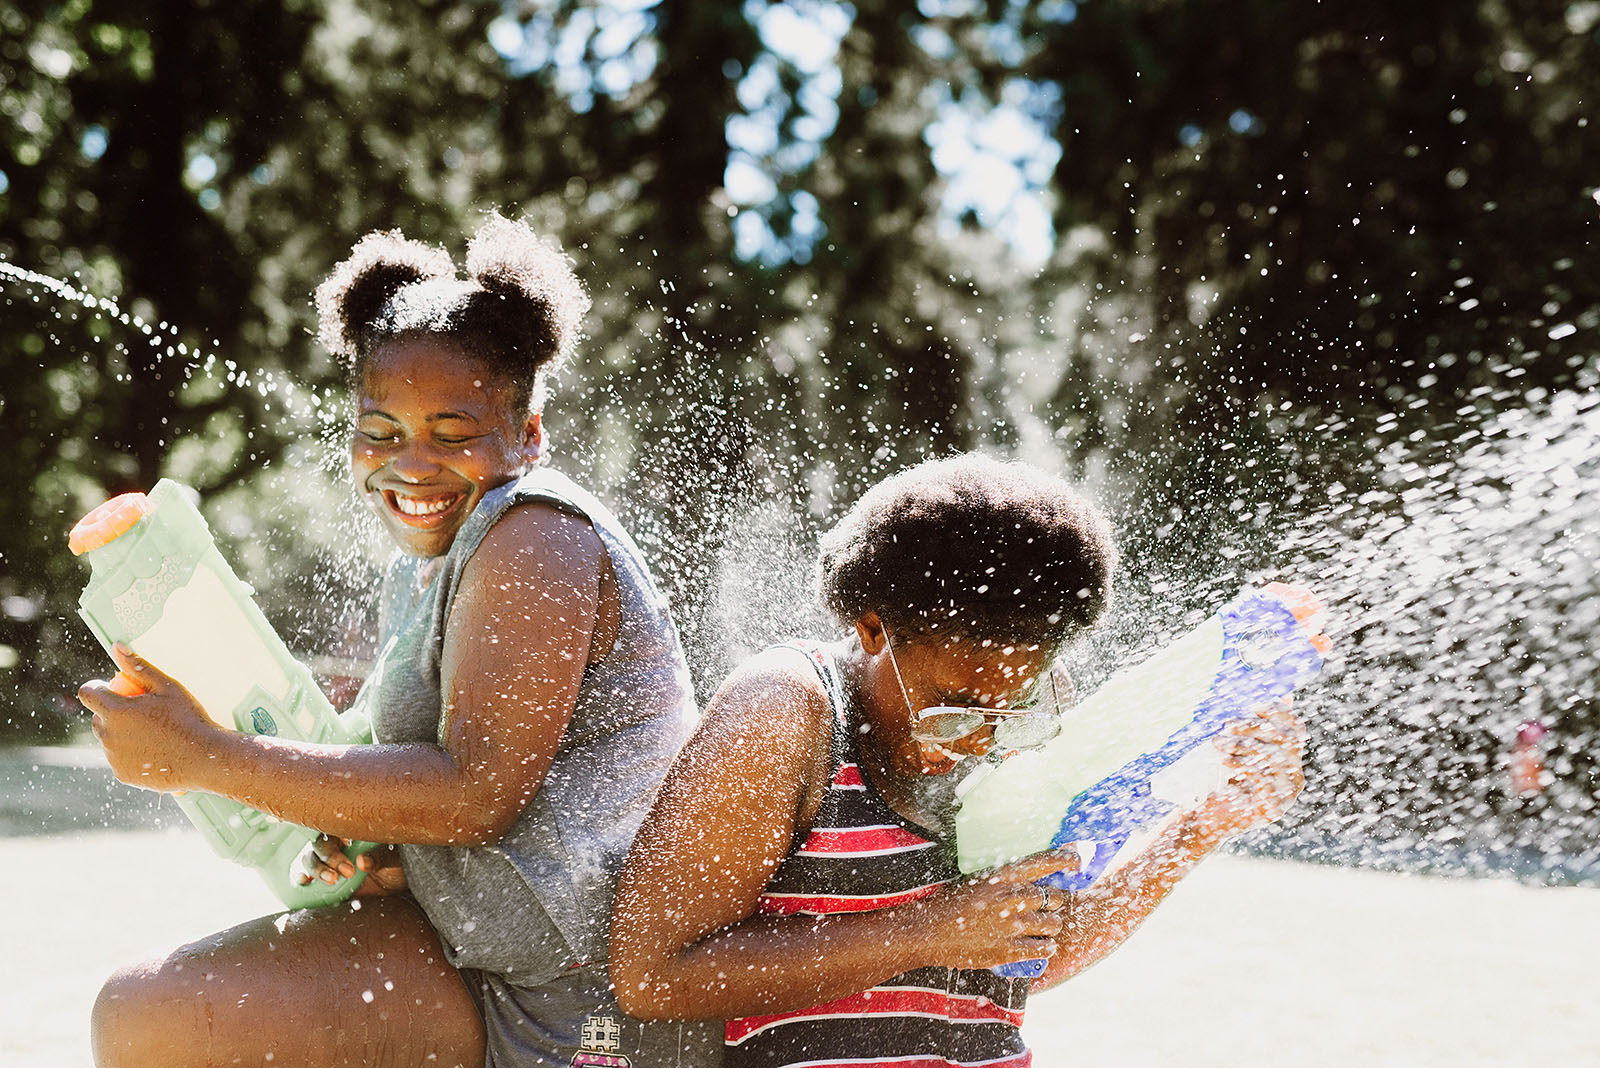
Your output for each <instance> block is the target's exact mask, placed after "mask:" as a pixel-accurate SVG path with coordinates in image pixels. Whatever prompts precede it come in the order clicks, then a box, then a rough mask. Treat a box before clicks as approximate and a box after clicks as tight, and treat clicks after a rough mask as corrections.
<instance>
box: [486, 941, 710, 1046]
mask: <svg viewBox="0 0 1600 1068" xmlns="http://www.w3.org/2000/svg"><path fill="white" fill-rule="evenodd" d="M461 981H462V982H463V983H465V984H466V986H467V991H468V993H470V994H471V995H472V999H473V1000H474V1001H476V1002H477V1003H478V1011H479V1012H481V1013H482V1014H483V1029H484V1033H485V1034H486V1036H487V1038H488V1053H487V1055H486V1056H485V1058H484V1068H535V1066H539V1068H720V1066H721V1064H722V1025H721V1024H720V1023H696V1022H690V1023H679V1022H676V1021H666V1022H662V1021H652V1022H646V1021H643V1020H635V1019H634V1018H633V1017H631V1016H626V1015H624V1014H623V1012H622V1010H621V1009H619V1008H617V1002H616V999H615V998H614V997H612V995H611V982H610V980H609V978H608V977H607V975H606V966H605V965H604V964H585V965H583V966H582V967H578V968H574V969H572V970H571V971H569V972H567V973H565V974H563V975H561V976H559V977H557V978H555V979H552V980H551V981H550V982H548V983H542V984H540V985H539V986H533V987H525V986H514V985H512V984H511V983H509V982H507V981H506V980H505V978H504V977H503V976H500V975H496V974H494V973H492V972H484V971H479V970H477V969H476V968H463V969H461Z"/></svg>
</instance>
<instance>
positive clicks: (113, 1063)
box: [89, 964, 184, 1068]
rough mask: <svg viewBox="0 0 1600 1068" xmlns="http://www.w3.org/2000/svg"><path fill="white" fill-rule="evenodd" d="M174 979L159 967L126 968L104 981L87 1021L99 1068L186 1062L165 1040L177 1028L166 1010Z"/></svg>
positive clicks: (171, 1001)
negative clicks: (170, 986) (171, 979)
mask: <svg viewBox="0 0 1600 1068" xmlns="http://www.w3.org/2000/svg"><path fill="white" fill-rule="evenodd" d="M169 985H170V980H169V979H168V978H167V977H166V976H164V975H163V974H162V972H161V970H160V969H159V968H158V967H152V966H150V965H145V964H141V965H135V966H133V967H131V968H123V969H120V970H119V971H117V972H116V973H115V974H113V975H112V976H111V978H109V979H107V980H106V981H105V985H104V986H102V987H101V988H100V995H99V996H98V997H97V998H95V1001H94V1008H93V1009H92V1010H91V1012H90V1016H89V1042H90V1046H91V1047H92V1049H93V1051H94V1063H95V1064H96V1065H98V1066H99V1068H138V1066H140V1065H147V1064H154V1063H163V1064H167V1065H173V1066H176V1065H179V1064H182V1063H184V1062H183V1061H182V1060H181V1058H179V1057H177V1056H176V1055H175V1052H174V1051H173V1050H172V1048H171V1046H170V1045H169V1044H168V1041H167V1039H168V1038H170V1037H171V1036H172V1034H173V1032H174V1031H175V1030H177V1028H176V1027H175V1026H174V1023H175V1021H173V1020H172V1019H171V1018H170V1012H169V1011H168V1009H167V1006H169V1005H171V1004H172V1003H173V999H172V996H171V994H172V992H171V991H170V990H167V989H164V988H166V987H168V986H169Z"/></svg>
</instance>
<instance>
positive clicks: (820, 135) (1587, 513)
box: [0, 0, 1600, 1063]
mask: <svg viewBox="0 0 1600 1068" xmlns="http://www.w3.org/2000/svg"><path fill="white" fill-rule="evenodd" d="M1597 100H1600V2H1594V0H1582V2H1570V3H1567V2H1554V0H1518V2H1515V3H1512V2H1508V0H1465V2H1463V0H1417V2H1414V3H1409V4H1395V3H1390V2H1377V0H1347V2H1343V3H1337V4H1334V3H1313V2H1306V3H1281V2H1279V3H1270V2H1265V0H1230V2H1226V3H1224V2H1221V0H1083V2H1080V3H1074V2H1072V0H1042V2H1032V0H988V2H981V0H922V2H920V3H916V4H912V3H909V2H890V0H861V2H859V3H855V4H847V3H832V2H826V0H787V2H781V3H767V2H758V0H751V2H747V3H743V4H738V3H722V2H717V0H695V2H693V3H690V2H688V0H663V2H660V3H638V2H635V3H577V2H565V0H549V2H539V0H526V2H521V3H516V2H506V3H468V2H455V3H451V2H419V3H416V4H402V5H394V4H380V3H377V2H374V0H276V2H266V0H231V2H227V3H223V2H211V0H165V2H163V3H161V4H149V3H145V2H131V0H104V2H102V0H62V2H53V3H42V2H41V3H16V2H11V3H0V115H3V116H4V120H3V121H0V442H4V444H5V445H6V447H7V450H8V455H9V457H10V458H11V460H12V463H11V465H10V476H9V477H8V478H6V479H5V480H4V485H5V489H4V491H3V493H4V498H3V499H4V503H5V512H6V514H7V516H8V517H9V519H10V521H9V522H7V523H5V524H3V525H0V743H3V744H4V745H8V746H13V747H28V748H27V749H26V751H27V752H29V753H37V752H39V749H38V747H40V746H55V745H58V744H63V743H64V744H66V745H67V746H69V747H71V746H83V745H84V743H85V742H86V739H85V737H84V731H83V727H82V724H81V721H80V717H79V715H78V710H77V705H76V702H75V700H74V699H73V696H72V695H73V693H74V691H75V689H76V687H77V684H78V683H79V681H81V680H82V679H84V678H86V677H89V676H92V675H97V674H104V672H105V665H104V662H103V657H102V654H101V653H100V651H99V649H98V647H97V646H95V644H94V642H93V641H92V639H91V638H90V636H89V634H88V632H87V630H86V629H85V628H84V627H82V626H81V625H80V624H79V623H78V621H77V620H76V618H75V615H74V610H75V598H76V594H77V592H78V590H79V589H80V588H81V584H82V580H83V572H82V570H81V567H80V565H79V564H78V563H77V562H76V561H75V560H74V559H73V558H72V557H71V556H70V555H69V554H68V553H67V552H66V551H65V541H64V538H65V532H66V530H67V529H68V528H69V527H70V526H71V524H72V522H73V521H74V520H75V519H76V518H77V517H78V516H79V515H81V514H82V513H83V512H84V511H86V510H87V509H88V508H89V507H91V506H93V505H94V504H96V503H98V502H99V501H101V500H103V499H104V498H105V497H106V496H107V495H109V494H112V493H116V492H121V491H124V490H128V489H135V488H147V487H148V486H150V485H151V484H152V483H153V482H154V481H155V480H156V479H157V478H158V477H161V476H169V477H175V478H179V479H181V480H183V481H186V482H188V483H190V484H192V485H193V486H195V487H196V488H197V489H198V490H199V491H200V493H201V495H202V499H203V501H204V504H205V510H206V512H207V515H208V517H209V518H210V519H211V521H212V524H213V526H214V528H215V529H216V530H217V532H218V535H219V538H220V539H221V540H222V541H223V542H224V551H225V553H226V554H227V555H228V556H229V558H230V559H231V560H232V561H234V563H235V566H236V567H237V568H238V569H239V571H240V572H241V573H242V574H243V575H244V576H245V577H246V578H247V579H248V580H249V581H251V582H252V583H253V584H254V585H255V587H256V589H257V591H258V594H259V597H260V600H261V602H262V604H263V607H264V608H265V609H266V610H267V613H268V615H269V616H270V617H271V618H272V620H273V622H274V623H275V624H276V625H277V626H278V628H279V630H280V632H281V633H283V634H284V635H285V636H286V638H287V639H288V640H289V642H290V644H291V645H292V646H293V647H294V648H296V649H297V650H298V651H300V652H302V653H303V654H304V655H305V656H306V657H307V658H308V659H311V660H312V661H313V662H314V663H316V664H317V665H318V666H319V668H320V669H321V670H322V671H323V673H324V676H325V680H326V681H327V683H328V685H329V686H330V688H331V689H332V691H333V692H334V693H335V696H338V695H340V694H344V695H346V696H348V689H349V686H350V678H351V677H352V676H358V675H359V674H360V664H361V661H362V659H363V658H364V657H365V656H367V655H369V652H370V642H371V637H370V629H369V628H370V619H369V611H368V609H369V595H370V593H371V591H372V588H373V583H374V582H375V576H376V575H377V573H378V569H379V568H380V567H381V565H382V562H383V561H382V554H381V546H378V545H377V544H376V543H375V541H374V539H373V538H372V537H370V534H371V532H370V531H369V530H368V529H367V528H366V527H365V526H364V521H363V519H362V518H361V516H360V515H359V514H358V513H357V511H356V509H355V507H354V505H353V502H352V500H351V498H350V495H349V494H348V492H347V491H346V489H345V487H344V480H345V472H344V470H343V463H344V461H343V448H344V445H343V434H344V422H343V420H344V416H345V411H344V407H343V404H344V397H345V393H344V384H343V381H342V377H341V372H340V370H339V368H337V367H335V366H334V365H333V363H332V362H331V361H330V359H329V357H328V356H327V355H326V354H325V353H324V352H322V351H320V350H319V349H318V348H317V346H316V345H315V344H314V342H313V339H312V314H311V307H310V302H309V294H310V292H311V290H312V288H313V287H314V286H315V284H316V282H317V281H318V280H319V279H320V277H321V276H322V275H323V274H324V273H325V272H326V271H327V270H328V268H329V267H331V266H332V264H333V263H335V262H336V261H337V260H338V259H340V258H341V257H342V256H343V255H344V253H345V252H346V251H347V250H348V249H349V247H350V245H351V243H352V242H353V241H354V240H355V239H356V238H357V237H359V236H360V235H361V234H362V233H364V232H366V231H368V230H370V229H374V228H387V227H392V226H399V227H402V228H403V229H404V230H405V231H406V232H407V234H409V235H411V236H414V237H419V238H423V239H425V240H429V241H433V242H440V243H443V244H445V245H446V246H447V247H449V248H450V249H452V250H453V251H457V252H459V251H460V249H461V247H462V245H463V242H464V237H465V235H467V234H469V233H470V232H471V231H472V230H473V229H474V228H475V225H476V221H477V220H478V218H480V217H481V213H482V212H484V211H486V210H496V209H497V210H501V211H504V212H508V213H513V214H518V215H522V216H525V217H527V218H529V219H530V220H532V221H533V223H534V225H535V226H537V227H538V228H540V229H541V230H543V231H545V232H548V233H550V234H552V235H555V236H557V237H559V238H560V239H561V241H562V242H563V243H564V245H565V247H566V248H567V249H568V250H569V251H570V252H571V254H572V255H573V257H574V259H575V261H576V263H577V266H578V270H579V273H580V275H581V276H582V277H583V278H584V280H585V281H586V283H587V285H588V287H589V289H590V291H591V293H592V294H593V296H594V297H595V309H594V311H593V313H592V314H591V316H590V318H589V320H588V322H587V324H586V326H587V333H588V336H587V339H586V341H585V342H584V344H583V345H582V346H581V349H580V352H579V354H578V357H577V359H576V360H575V362H574V363H573V364H572V365H571V366H570V367H568V368H567V369H566V370H565V371H563V372H562V374H561V375H560V378H559V381H558V383H557V389H556V391H555V393H554V394H553V396H552V399H551V401H550V403H549V407H548V409H547V412H546V425H547V427H548V428H549V430H550V432H551V437H552V442H553V445H554V448H555V452H556V455H557V460H556V462H557V464H558V465H559V466H561V467H563V468H564V469H567V470H569V471H570V472H572V473H573V474H575V475H577V476H578V477H580V478H581V479H583V480H585V481H587V482H588V483H589V484H591V485H593V486H595V487H596V488H597V489H598V490H599V491H600V492H601V493H602V495H603V496H604V497H606V498H607V499H608V500H610V501H611V502H612V503H613V504H615V505H616V507H617V508H618V510H619V511H620V512H621V513H622V514H623V515H624V517H625V519H626V521H627V522H628V523H629V525H630V526H631V528H632V529H633V530H634V531H635V533H636V535H637V536H638V539H639V540H640V542H641V544H642V545H643V546H644V548H645V551H646V553H647V554H648V555H649V556H650V557H651V559H652V561H653V563H654V565H655V567H656V569H657V572H658V574H659V576H660V577H661V579H662V582H663V585H664V586H665V587H666V588H667V590H668V592H669V594H670V596H671V597H672V599H673V601H674V604H675V607H676V612H677V617H678V620H679V623H680V627H681V628H682V630H683V633H684V637H685V641H686V644H687V645H688V647H689V650H690V654H691V659H692V662H693V666H694V671H695V677H696V683H697V685H698V686H699V688H700V690H701V692H702V694H706V693H709V691H710V688H711V687H712V686H713V685H714V684H715V682H716V680H717V679H718V678H719V677H720V676H721V675H722V674H723V673H724V672H725V671H726V670H727V668H728V667H729V666H730V665H731V664H732V663H733V662H735V661H736V660H737V659H738V658H739V657H741V656H743V655H745V654H746V653H748V652H749V651H751V650H753V649H756V648H759V647H760V646H762V645H763V644H765V643H766V642H769V641H771V640H775V639H779V638H782V637H784V636H787V635H788V634H790V633H792V632H794V631H795V630H797V629H798V630H807V629H814V628H816V627H818V626H821V625H822V624H821V621H820V619H819V618H818V617H817V616H816V613H815V610H814V608H813V607H812V606H811V603H810V600H809V596H808V589H807V582H808V574H807V567H808V559H809V556H810V553H811V549H812V546H813V544H814V539H815V536H816V534H817V532H818V531H819V530H821V529H824V528H825V527H826V525H827V524H828V523H829V522H830V521H831V520H832V519H833V518H834V517H836V516H837V515H838V514H839V513H840V512H841V510H842V509H843V508H844V507H846V506H847V505H848V504H849V503H850V502H851V501H852V500H853V499H854V497H855V496H856V494H857V493H858V492H859V491H860V490H861V489H862V488H863V487H864V486H866V485H868V484H870V483H872V482H873V481H875V480H877V479H878V478H880V477H882V476H883V475H884V474H886V473H889V472H891V471H893V470H896V469H898V468H899V467H901V466H904V465H906V464H909V463H912V462H914V461H916V460H918V459H921V458H923V457H925V456H928V455H934V454H941V453H947V452H950V451H953V450H957V449H966V448H984V449H989V450H992V451H995V452H998V453H1001V454H1005V455H1018V456H1022V457H1024V458H1027V459H1029V460H1032V461H1033V462H1036V463H1039V464H1043V465H1046V466H1049V467H1052V468H1055V469H1059V470H1061V471H1064V472H1066V473H1068V474H1069V475H1071V476H1072V477H1074V478H1075V479H1078V480H1081V481H1083V482H1085V483H1086V484H1088V485H1089V487H1090V488H1091V490H1092V492H1094V493H1095V494H1096V495H1097V496H1098V497H1099V498H1100V499H1101V500H1102V501H1104V502H1105V503H1106V505H1107V507H1108V509H1109V510H1110V511H1111V512H1112V513H1113V515H1114V517H1115V519H1116V522H1117V526H1118V530H1119V535H1120V538H1121V541H1122V542H1123V545H1124V552H1125V558H1126V566H1125V568H1124V574H1122V575H1121V576H1119V586H1120V592H1119V600H1118V603H1117V606H1116V609H1115V611H1114V612H1113V618H1112V619H1111V620H1110V622H1109V623H1108V624H1107V626H1106V627H1104V628H1103V629H1102V631H1101V632H1100V633H1099V634H1097V635H1096V636H1095V637H1094V638H1092V639H1091V640H1089V641H1087V642H1085V643H1084V644H1083V645H1082V647H1081V648H1079V649H1078V650H1077V651H1076V653H1075V657H1076V667H1077V669H1078V671H1079V672H1080V673H1081V674H1082V675H1083V676H1084V678H1085V679H1086V680H1087V681H1088V682H1090V683H1092V682H1093V681H1094V680H1095V679H1097V678H1099V677H1102V676H1103V675H1104V674H1106V673H1107V672H1109V671H1110V670H1112V669H1114V667H1115V666H1116V665H1117V664H1119V663H1123V662H1126V661H1127V660H1129V659H1131V658H1135V657H1137V656H1139V655H1141V654H1142V653H1144V652H1147V651H1149V650H1151V649H1153V648H1155V647H1157V646H1158V645H1160V644H1161V643H1162V642H1163V641H1165V640H1166V639H1167V638H1169V637H1171V636H1172V635H1174V634H1176V633H1178V632H1179V631H1181V630H1182V629H1183V628H1184V627H1186V626H1187V625H1189V624H1192V623H1193V622H1194V621H1196V620H1198V619H1199V618H1200V617H1201V616H1202V615H1204V614H1205V613H1206V612H1207V611H1209V610H1210V609H1211V608H1213V607H1215V606H1216V605H1217V604H1219V603H1221V602H1222V601H1223V600H1225V599H1227V597H1229V596H1231V595H1232V593H1233V592H1235V591H1236V590H1237V589H1239V588H1240V587H1241V586H1243V585H1245V584H1248V583H1250V582H1252V581H1256V580H1258V579H1261V578H1263V577H1266V576H1281V577H1285V578H1293V579H1298V580H1301V581H1306V582H1309V583H1312V584H1313V585H1316V586H1318V587H1319V588H1320V589H1321V590H1322V591H1323V593H1324V594H1325V596H1326V597H1327V598H1328V599H1329V601H1330V603H1331V605H1332V607H1333V609H1334V612H1335V620H1334V623H1333V626H1332V629H1333V631H1334V633H1335V636H1336V639H1337V641H1338V646H1337V649H1336V652H1335V657H1334V659H1333V661H1332V662H1331V664H1330V667H1329V671H1328V673H1327V677H1326V679H1325V680H1324V682H1323V683H1321V684H1319V686H1318V687H1317V688H1316V689H1315V690H1314V691H1311V692H1308V693H1307V695H1306V697H1305V698H1304V699H1303V700H1302V703H1301V708H1302V710H1303V712H1304V714H1305V715H1306V718H1307V719H1308V721H1309V723H1310V726H1311V730H1312V736H1313V742H1312V751H1311V753H1310V763H1311V767H1310V769H1309V774H1310V782H1309V785H1308V787H1307V790H1306V793H1305V796H1304V799H1303V801H1302V803H1301V804H1300V806H1299V807H1298V808H1297V809H1296V810H1295V812H1294V813H1292V814H1291V816H1290V817H1289V818H1287V819H1286V820H1285V821H1283V823H1282V824H1281V825H1279V826H1278V827H1275V828H1273V829H1271V830H1270V831H1267V832H1264V833H1258V834H1257V835H1254V836H1252V838H1251V839H1250V841H1249V842H1248V843H1246V845H1247V848H1249V849H1250V850H1251V851H1254V852H1257V853H1264V854H1271V855H1288V856H1292V857H1295V858H1298V859H1301V860H1315V861H1319V862H1324V863H1333V864H1340V865H1355V866H1360V867H1366V868H1371V867H1380V868H1398V869H1405V870H1412V871H1418V870H1420V871H1428V872H1435V873H1449V874H1456V875H1461V874H1475V875H1486V874H1487V875H1498V876H1506V877H1510V878H1515V879H1518V880H1522V881H1524V882H1527V883H1533V884H1574V883H1587V884H1593V883H1595V882H1597V881H1600V856H1597V847H1596V842H1597V841H1600V812H1597V807H1596V806H1597V802H1596V783H1597V775H1600V772H1597V762H1600V705H1597V692H1596V691H1597V681H1596V680H1597V678H1600V654H1597V653H1596V651H1595V634H1596V631H1597V628H1596V623H1597V622H1600V619H1597V617H1600V596H1597V595H1600V578H1597V577H1596V575H1597V565H1596V561H1597V559H1600V504H1597V503H1596V502H1597V501H1600V402H1597V401H1596V387H1597V385H1600V259H1597V256H1596V254H1595V253H1596V250H1595V247H1594V245H1595V239H1596V236H1597V234H1600V203H1597V197H1600V140H1597V131H1596V129H1595V127H1594V123H1593V122H1592V121H1591V120H1592V119H1594V118H1595V117H1596V102H1597ZM13 751H14V752H23V751H24V750H23V749H13ZM64 751H67V750H64ZM1530 762H1531V764H1530ZM34 765H35V762H33V761H32V760H31V758H30V760H29V761H28V762H18V763H16V767H17V768H24V769H25V768H27V767H34V772H24V771H14V772H12V773H10V777H9V778H8V779H7V780H6V782H4V783H3V784H0V785H3V789H4V791H5V792H4V794H3V796H0V804H3V805H4V806H5V808H4V817H5V825H4V828H3V830H4V833H6V834H8V835H13V836H20V835H27V834H32V833H38V832H45V831H48V832H49V833H52V834H54V833H61V832H62V831H63V830H67V831H70V830H73V829H83V830H88V829H91V828H95V827H99V826H101V825H110V826H121V825H122V824H121V823H120V822H119V817H118V816H116V814H115V811H114V810H115V809H116V807H117V805H121V804H125V803H127V802H126V801H125V800H124V801H119V802H116V803H115V804H113V803H112V802H111V801H107V800H104V799H100V798H98V795H96V798H97V799H95V800H92V801H85V802H84V804H85V805H87V806H88V807H86V808H84V809H83V811H82V812H81V813H77V814H74V813H73V812H70V811H68V810H67V808H63V807H62V805H61V804H56V802H55V801H52V800H51V798H52V797H54V796H55V795H53V794H50V791H51V790H54V789H56V787H53V786H49V785H48V784H47V783H46V780H47V779H49V775H48V774H46V773H45V772H39V771H38V768H37V767H36V766H34ZM1530 766H1532V768H1533V770H1532V772H1531V773H1530V772H1528V768H1529V767H1530ZM1519 769H1520V771H1519ZM35 773H37V774H35ZM1519 775H1520V777H1518V776H1519ZM50 781H54V780H50ZM74 796H75V795H74ZM63 804H64V803H63ZM52 806H54V807H52ZM68 807H70V806H68ZM47 811H48V812H50V813H53V815H51V816H50V818H49V819H46V818H45V816H44V815H43V814H44V813H46V812H47ZM141 818H142V817H141ZM1284 1063H1294V1061H1293V1059H1292V1058H1288V1059H1286V1060H1285V1061H1284Z"/></svg>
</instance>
